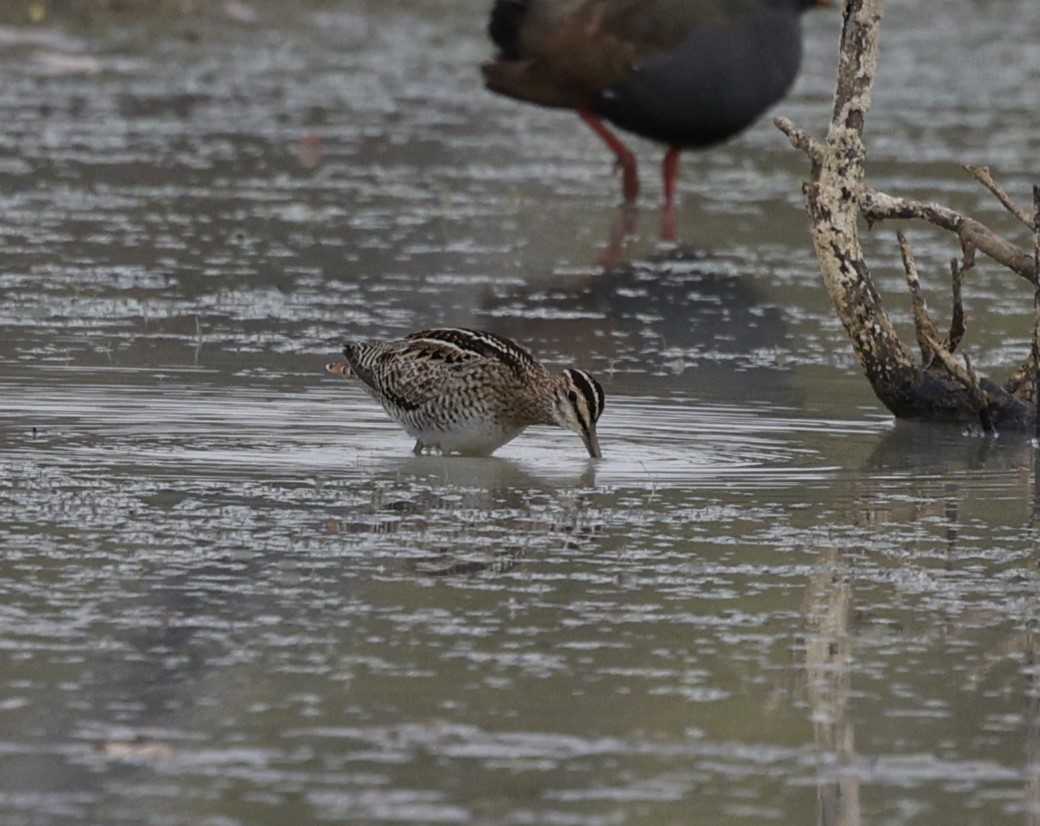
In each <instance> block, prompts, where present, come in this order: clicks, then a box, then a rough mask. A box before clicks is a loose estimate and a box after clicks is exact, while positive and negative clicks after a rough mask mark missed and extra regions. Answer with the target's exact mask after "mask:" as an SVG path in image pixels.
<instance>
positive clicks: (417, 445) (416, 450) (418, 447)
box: [412, 439, 423, 456]
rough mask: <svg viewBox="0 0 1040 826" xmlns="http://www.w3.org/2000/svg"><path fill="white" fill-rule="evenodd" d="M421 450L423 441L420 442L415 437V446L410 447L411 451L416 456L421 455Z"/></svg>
mask: <svg viewBox="0 0 1040 826" xmlns="http://www.w3.org/2000/svg"><path fill="white" fill-rule="evenodd" d="M422 452H423V443H422V442H420V441H419V440H418V439H416V440H415V447H413V448H412V453H414V454H415V455H416V456H422Z"/></svg>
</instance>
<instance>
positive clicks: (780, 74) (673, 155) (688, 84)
mask: <svg viewBox="0 0 1040 826" xmlns="http://www.w3.org/2000/svg"><path fill="white" fill-rule="evenodd" d="M828 5H830V3H829V0H496V2H495V5H494V8H493V9H492V11H491V20H490V23H489V24H488V33H489V34H490V36H491V39H492V40H493V41H494V42H495V45H496V46H497V47H498V54H497V56H496V58H495V61H494V62H492V63H488V64H486V65H484V66H483V72H484V81H485V84H486V85H487V88H488V89H490V90H491V91H493V92H497V93H499V94H502V95H506V96H508V97H512V98H516V99H518V100H525V101H529V102H531V103H537V104H539V105H541V106H550V107H559V108H564V109H575V110H576V111H577V112H578V114H579V115H580V116H581V118H582V119H583V120H584V121H585V122H586V123H587V124H588V125H589V126H591V127H592V129H593V130H595V132H596V133H597V134H598V135H599V136H600V137H601V138H602V139H603V140H604V141H605V142H606V143H607V145H608V146H609V147H610V148H611V150H613V152H614V154H615V155H616V156H617V162H618V165H619V166H620V167H621V169H622V172H623V175H624V186H623V192H624V197H625V201H626V202H628V203H631V202H633V201H634V200H635V199H636V197H637V196H638V194H639V174H638V171H637V168H636V159H635V156H634V155H633V154H632V152H631V150H629V149H628V147H626V146H625V144H624V143H622V141H621V140H620V139H618V137H617V136H616V135H614V133H613V132H611V131H610V129H609V128H608V127H607V126H606V124H604V123H603V120H607V121H610V122H611V123H613V124H614V125H615V126H617V127H619V128H620V129H624V130H625V131H628V132H633V133H635V134H637V135H642V136H643V137H645V138H650V139H651V140H654V141H657V142H659V143H663V144H666V145H667V146H668V147H669V148H668V152H667V153H666V155H665V158H664V164H663V177H664V198H665V209H666V212H669V213H670V212H671V211H672V209H673V204H674V198H675V180H676V176H677V175H678V170H679V153H680V152H681V151H682V150H683V149H702V148H704V147H708V146H712V145H713V144H717V143H720V142H722V141H724V140H726V139H727V138H730V137H732V136H733V135H736V134H737V133H738V132H740V131H742V130H743V129H745V128H747V127H748V126H750V125H751V124H752V123H754V121H755V120H757V119H758V117H759V116H760V115H761V114H762V113H763V112H765V110H766V109H768V108H769V107H770V106H771V105H773V104H774V103H776V102H777V101H778V100H780V99H781V98H782V97H783V96H784V95H785V94H786V93H787V91H788V89H790V87H791V84H792V83H793V82H794V79H795V77H796V75H797V74H798V68H799V65H800V64H801V60H802V27H801V16H802V13H803V12H804V11H806V10H807V9H809V8H812V7H814V6H828Z"/></svg>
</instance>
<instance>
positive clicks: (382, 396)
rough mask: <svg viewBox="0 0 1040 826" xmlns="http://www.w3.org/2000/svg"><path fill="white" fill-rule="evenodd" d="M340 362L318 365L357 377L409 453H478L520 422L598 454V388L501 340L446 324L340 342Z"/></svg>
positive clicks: (517, 429) (579, 373) (508, 436)
mask: <svg viewBox="0 0 1040 826" xmlns="http://www.w3.org/2000/svg"><path fill="white" fill-rule="evenodd" d="M343 355H344V356H345V357H346V361H342V362H336V363H334V364H327V365H325V369H326V370H328V371H329V372H330V373H335V374H336V375H338V376H343V377H344V378H351V379H357V380H358V381H359V382H361V386H362V387H363V388H364V389H365V390H366V391H367V392H368V394H369V395H370V396H372V398H374V399H375V400H376V401H377V402H379V403H380V404H381V405H383V408H384V409H385V410H386V412H387V413H389V414H390V418H391V419H393V420H394V421H395V422H397V423H398V424H399V425H401V426H402V427H403V428H404V429H405V430H407V431H408V432H409V433H410V434H411V435H412V436H414V437H415V439H416V442H415V451H414V452H415V453H416V454H419V453H421V452H422V451H424V450H427V451H430V450H437V451H440V452H441V453H461V454H463V455H467V456H484V455H487V454H489V453H492V452H494V451H495V450H496V449H498V448H499V447H501V446H502V445H504V444H505V443H506V442H508V441H510V440H512V439H515V438H516V437H517V436H519V435H520V433H521V432H522V431H523V430H524V428H526V427H527V426H528V425H532V424H557V425H559V426H560V427H566V428H568V429H569V430H573V431H574V432H575V433H577V434H578V435H579V436H581V440H582V442H583V443H584V444H585V447H586V449H587V450H588V452H589V456H592V457H594V458H597V459H598V458H599V457H600V456H602V454H601V453H600V449H599V440H598V438H597V437H596V422H597V421H598V420H599V417H600V414H601V413H602V412H603V402H604V397H603V388H602V387H601V386H600V384H599V382H598V381H596V380H595V379H594V378H592V376H590V375H589V374H588V373H586V372H585V371H584V370H575V369H573V368H570V369H567V370H564V371H563V372H562V373H558V374H556V375H553V374H551V373H549V371H548V370H546V369H545V368H544V367H543V366H542V365H541V364H540V363H539V362H538V361H537V360H536V359H535V357H534V356H533V355H531V353H530V351H529V350H528V349H527V348H525V347H522V346H521V345H519V344H517V343H516V342H515V341H511V340H509V339H507V338H503V337H502V336H496V335H495V334H494V333H486V332H482V331H480V330H466V329H462V328H458V327H448V328H443V329H437V330H423V331H421V332H418V333H412V334H411V335H410V336H408V337H407V338H403V339H400V340H395V341H348V342H345V343H344V345H343Z"/></svg>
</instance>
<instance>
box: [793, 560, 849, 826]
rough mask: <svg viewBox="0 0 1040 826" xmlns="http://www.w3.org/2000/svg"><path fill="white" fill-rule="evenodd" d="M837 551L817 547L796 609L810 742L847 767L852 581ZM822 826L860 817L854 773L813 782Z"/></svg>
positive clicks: (843, 824)
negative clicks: (801, 625) (801, 629)
mask: <svg viewBox="0 0 1040 826" xmlns="http://www.w3.org/2000/svg"><path fill="white" fill-rule="evenodd" d="M841 554H842V552H841V551H840V550H839V549H837V548H833V547H828V548H825V549H824V550H823V553H822V554H821V557H820V559H819V561H818V564H819V565H820V566H821V568H822V570H821V571H820V572H819V573H817V574H815V575H814V576H813V577H812V578H811V579H810V580H809V583H808V586H807V587H806V589H805V603H804V607H803V610H802V613H803V617H804V622H805V637H806V639H805V670H806V676H807V679H808V685H807V689H808V701H809V709H810V711H811V716H812V720H813V733H814V735H815V739H816V745H817V747H818V748H819V749H821V750H822V751H823V752H825V753H827V754H829V755H833V756H834V758H835V759H836V761H837V762H838V764H839V765H842V766H849V765H851V764H852V763H853V762H854V760H855V757H856V746H855V730H854V728H853V724H852V720H851V719H850V717H849V672H850V669H849V664H850V663H851V661H852V641H851V637H850V635H849V619H850V617H851V615H852V586H851V584H850V582H849V573H848V570H847V568H846V566H845V564H844V562H843V560H842V559H841ZM817 798H818V800H819V806H820V809H819V812H818V815H817V822H818V823H820V824H822V826H856V825H857V824H858V823H859V822H860V806H859V780H858V778H857V777H856V774H855V772H852V771H849V772H842V774H841V775H840V777H839V778H838V779H837V780H831V779H829V778H828V779H827V780H821V781H820V783H819V784H818V786H817Z"/></svg>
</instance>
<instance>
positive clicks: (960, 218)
mask: <svg viewBox="0 0 1040 826" xmlns="http://www.w3.org/2000/svg"><path fill="white" fill-rule="evenodd" d="M860 208H861V211H862V213H863V217H864V218H865V219H866V220H867V222H868V223H871V224H873V223H876V222H878V221H884V220H886V219H889V218H920V219H921V220H923V221H927V222H928V223H929V224H932V225H933V226H937V227H940V228H941V229H945V230H949V231H950V232H952V233H955V234H956V235H957V237H958V238H960V241H961V246H966V245H970V246H972V247H974V248H975V249H978V250H979V251H980V252H982V253H983V254H984V255H987V256H988V257H990V258H992V259H993V260H994V261H996V262H997V263H998V264H1002V265H1004V266H1005V267H1007V268H1008V269H1009V270H1011V271H1012V272H1014V273H1016V274H1017V275H1020V276H1022V277H1023V278H1024V279H1026V280H1027V281H1029V282H1030V283H1031V284H1036V283H1037V264H1036V261H1034V256H1032V255H1030V254H1029V253H1027V252H1026V251H1025V250H1024V249H1022V248H1021V247H1019V246H1018V245H1017V244H1013V243H1011V242H1010V241H1008V240H1007V239H1006V238H1004V237H1003V236H1001V235H998V234H997V233H995V232H994V231H993V230H991V229H990V228H989V227H987V226H985V225H984V224H981V223H979V222H978V221H976V220H975V219H974V218H968V217H966V216H964V215H961V214H960V213H959V212H957V211H955V210H952V209H950V208H949V207H944V206H941V205H939V204H934V203H926V202H923V201H913V200H910V199H909V198H898V197H895V196H892V195H887V194H886V193H884V192H879V191H878V190H876V189H871V188H869V187H868V188H867V190H866V192H865V193H864V196H863V200H862V202H861V204H860Z"/></svg>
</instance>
